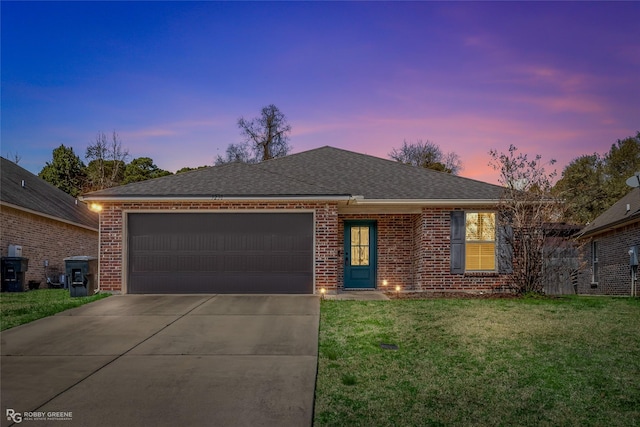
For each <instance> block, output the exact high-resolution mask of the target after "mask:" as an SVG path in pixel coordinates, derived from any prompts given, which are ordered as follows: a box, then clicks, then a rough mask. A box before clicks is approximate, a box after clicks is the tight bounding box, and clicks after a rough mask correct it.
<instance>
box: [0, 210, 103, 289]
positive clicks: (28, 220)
mask: <svg viewBox="0 0 640 427" xmlns="http://www.w3.org/2000/svg"><path fill="white" fill-rule="evenodd" d="M0 229H1V230H2V234H1V236H0V253H1V254H2V256H8V247H9V245H20V246H22V256H23V257H25V258H29V269H28V270H27V272H26V274H25V285H26V284H27V283H28V281H30V280H33V281H36V282H41V285H40V287H41V288H44V287H46V275H49V276H52V275H54V274H55V273H57V274H64V258H67V257H70V256H75V255H88V256H98V232H97V231H91V230H88V229H86V228H82V227H78V226H74V225H71V224H67V223H64V222H60V221H55V220H53V219H50V218H45V217H42V216H39V215H35V214H32V213H28V212H24V211H21V210H18V209H14V208H11V207H7V206H2V207H1V208H0ZM45 260H47V261H48V262H49V266H48V267H47V268H46V269H45V266H44V262H45ZM25 287H26V286H25Z"/></svg>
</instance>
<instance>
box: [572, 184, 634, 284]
mask: <svg viewBox="0 0 640 427" xmlns="http://www.w3.org/2000/svg"><path fill="white" fill-rule="evenodd" d="M579 239H580V241H581V242H582V243H583V249H582V254H583V257H582V258H583V259H582V260H583V265H584V267H583V268H582V269H581V271H580V273H579V277H578V293H580V294H597V295H631V274H630V273H631V270H630V266H629V265H630V264H629V261H630V256H629V250H630V249H631V248H632V247H634V246H635V247H637V248H638V250H640V188H634V189H633V190H632V191H630V192H629V193H628V194H627V195H626V196H624V197H623V198H622V199H620V200H618V202H617V203H616V204H614V205H613V206H611V207H610V208H609V209H608V210H607V211H606V212H604V213H603V214H602V215H600V216H599V217H598V218H596V219H595V220H593V222H592V223H590V224H589V225H587V226H586V227H585V228H584V229H583V230H582V232H581V233H580V235H579ZM636 295H640V292H637V291H636Z"/></svg>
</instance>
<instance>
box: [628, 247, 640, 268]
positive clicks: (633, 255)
mask: <svg viewBox="0 0 640 427" xmlns="http://www.w3.org/2000/svg"><path fill="white" fill-rule="evenodd" d="M638 258H639V257H638V247H637V246H631V248H629V265H630V266H631V267H637V266H638Z"/></svg>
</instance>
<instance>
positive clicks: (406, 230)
mask: <svg viewBox="0 0 640 427" xmlns="http://www.w3.org/2000/svg"><path fill="white" fill-rule="evenodd" d="M260 209H265V210H278V209H283V210H284V209H287V210H295V209H305V210H311V209H313V210H315V218H316V219H315V220H316V235H315V245H316V247H315V253H316V259H315V285H316V289H320V288H322V287H324V288H326V289H327V290H328V291H336V290H339V289H342V287H343V276H344V262H343V258H342V254H343V245H344V241H343V236H344V221H346V220H371V221H376V224H377V250H378V253H377V267H378V270H377V281H378V284H377V287H378V289H383V287H382V281H383V280H387V281H388V286H389V287H390V288H391V289H395V286H396V285H399V286H400V287H401V289H402V290H430V291H473V292H477V291H491V290H493V289H494V288H496V287H499V286H502V285H503V280H504V276H499V275H498V274H486V273H483V274H464V275H452V274H450V272H449V271H450V266H449V263H450V242H449V241H450V230H449V228H450V217H449V212H450V211H451V210H452V209H451V208H425V209H423V211H422V213H421V214H374V215H368V214H367V215H365V214H348V213H346V214H338V207H337V204H336V203H323V202H305V203H288V202H264V203H260V202H246V203H240V202H224V201H211V202H179V203H171V202H148V203H143V202H136V203H105V204H104V205H103V211H102V214H101V217H100V218H101V223H100V231H101V235H102V242H101V245H100V287H101V289H102V290H106V291H112V292H121V291H122V290H123V280H124V278H123V274H122V271H123V266H124V264H123V256H124V255H123V250H124V247H123V241H122V238H123V232H124V226H125V225H124V212H135V211H154V210H158V211H160V210H164V211H167V210H183V211H193V210H206V211H217V210H219V211H223V210H260Z"/></svg>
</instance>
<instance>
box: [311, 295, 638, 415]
mask: <svg viewBox="0 0 640 427" xmlns="http://www.w3.org/2000/svg"><path fill="white" fill-rule="evenodd" d="M381 343H384V344H395V345H397V346H398V350H390V349H382V348H381V347H380V344H381ZM314 423H315V424H314V425H315V426H403V427H404V426H445V425H446V426H602V425H606V426H640V299H637V298H636V299H628V298H600V297H567V298H556V299H508V300H474V299H432V300H392V301H326V300H325V301H322V308H321V320H320V344H319V358H318V378H317V385H316V400H315V414H314Z"/></svg>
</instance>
